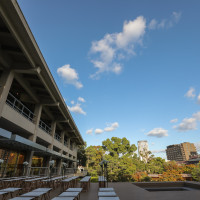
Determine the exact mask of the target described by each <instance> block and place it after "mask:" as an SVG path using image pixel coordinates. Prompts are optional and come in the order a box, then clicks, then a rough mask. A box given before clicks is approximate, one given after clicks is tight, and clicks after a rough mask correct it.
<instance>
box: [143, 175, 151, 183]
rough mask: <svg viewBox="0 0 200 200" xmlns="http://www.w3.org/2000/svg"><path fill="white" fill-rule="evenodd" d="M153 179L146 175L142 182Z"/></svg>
mask: <svg viewBox="0 0 200 200" xmlns="http://www.w3.org/2000/svg"><path fill="white" fill-rule="evenodd" d="M150 181H151V177H149V176H145V177H144V178H143V179H142V182H150Z"/></svg>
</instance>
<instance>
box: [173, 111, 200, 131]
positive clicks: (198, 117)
mask: <svg viewBox="0 0 200 200" xmlns="http://www.w3.org/2000/svg"><path fill="white" fill-rule="evenodd" d="M197 121H200V111H198V112H196V113H194V114H193V115H192V117H191V118H185V119H183V120H182V122H181V123H180V124H178V125H177V126H173V128H174V129H176V130H178V131H179V132H186V131H191V130H196V129H197Z"/></svg>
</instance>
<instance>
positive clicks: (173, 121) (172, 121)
mask: <svg viewBox="0 0 200 200" xmlns="http://www.w3.org/2000/svg"><path fill="white" fill-rule="evenodd" d="M176 122H178V119H177V118H176V119H172V120H170V123H176Z"/></svg>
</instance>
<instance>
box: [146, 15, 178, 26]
mask: <svg viewBox="0 0 200 200" xmlns="http://www.w3.org/2000/svg"><path fill="white" fill-rule="evenodd" d="M180 19H181V12H173V13H172V14H171V17H170V18H169V19H162V20H161V21H158V20H156V19H152V20H151V21H150V23H149V24H148V28H149V29H150V30H154V29H164V28H171V27H173V26H174V25H175V24H177V23H178V22H179V20H180Z"/></svg>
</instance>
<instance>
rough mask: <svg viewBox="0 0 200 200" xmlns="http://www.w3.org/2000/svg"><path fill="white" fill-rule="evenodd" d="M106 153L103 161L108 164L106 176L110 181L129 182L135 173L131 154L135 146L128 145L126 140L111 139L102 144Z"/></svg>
mask: <svg viewBox="0 0 200 200" xmlns="http://www.w3.org/2000/svg"><path fill="white" fill-rule="evenodd" d="M102 144H103V149H104V150H105V151H106V155H105V159H106V160H108V161H109V163H108V174H109V180H110V181H129V180H131V178H132V174H133V173H134V172H135V171H136V165H135V164H134V162H133V153H134V152H135V151H136V149H137V148H136V146H135V145H134V144H132V145H131V144H130V142H129V141H128V140H127V139H126V138H122V139H121V138H117V137H112V138H111V139H107V140H105V141H103V142H102Z"/></svg>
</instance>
